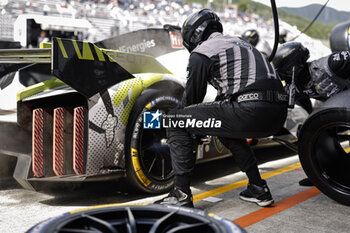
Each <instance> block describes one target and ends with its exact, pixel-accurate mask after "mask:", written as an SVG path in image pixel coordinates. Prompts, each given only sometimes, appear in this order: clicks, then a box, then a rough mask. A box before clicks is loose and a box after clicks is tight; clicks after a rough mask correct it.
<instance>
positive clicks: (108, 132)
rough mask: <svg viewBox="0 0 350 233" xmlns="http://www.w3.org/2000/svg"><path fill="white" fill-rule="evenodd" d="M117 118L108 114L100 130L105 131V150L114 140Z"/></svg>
mask: <svg viewBox="0 0 350 233" xmlns="http://www.w3.org/2000/svg"><path fill="white" fill-rule="evenodd" d="M117 123H118V119H117V117H114V116H112V115H111V114H108V116H107V119H106V120H105V121H104V122H103V123H102V127H101V128H102V129H104V130H105V138H106V146H107V148H108V147H110V146H111V144H112V142H113V139H114V132H115V127H116V126H117Z"/></svg>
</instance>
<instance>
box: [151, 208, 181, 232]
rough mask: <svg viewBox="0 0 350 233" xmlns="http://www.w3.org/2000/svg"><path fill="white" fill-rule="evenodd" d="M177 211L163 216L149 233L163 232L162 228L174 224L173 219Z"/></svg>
mask: <svg viewBox="0 0 350 233" xmlns="http://www.w3.org/2000/svg"><path fill="white" fill-rule="evenodd" d="M176 212H177V211H176V210H175V211H172V212H170V213H169V214H167V215H165V216H163V217H162V218H160V219H158V220H157V221H156V222H155V223H154V224H153V226H152V228H151V229H150V230H149V233H158V232H163V231H162V228H163V227H164V226H167V225H168V224H169V223H171V222H172V217H173V216H174V214H175V213H176Z"/></svg>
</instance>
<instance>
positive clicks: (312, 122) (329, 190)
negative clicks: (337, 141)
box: [299, 109, 350, 205]
mask: <svg viewBox="0 0 350 233" xmlns="http://www.w3.org/2000/svg"><path fill="white" fill-rule="evenodd" d="M349 123H350V112H349V111H346V110H340V109H337V110H326V111H324V112H320V113H317V115H313V117H312V119H309V120H308V121H306V122H305V123H304V125H303V129H302V131H301V134H300V135H299V159H300V162H301V164H302V167H303V169H304V171H305V173H306V175H307V176H308V177H309V178H310V179H311V180H312V182H313V183H314V184H315V186H316V187H317V188H318V189H320V190H321V191H322V192H323V193H324V194H326V195H327V196H328V197H330V198H332V199H334V200H335V201H337V202H340V203H342V204H345V205H350V193H345V192H343V191H341V190H340V189H338V188H336V187H334V186H333V185H332V184H331V183H330V182H329V181H328V180H327V179H326V178H325V177H324V176H323V175H322V174H321V171H320V169H319V167H318V165H317V164H315V160H314V159H313V156H314V153H315V148H314V146H315V143H316V141H317V139H318V138H319V136H320V134H321V133H322V131H323V130H324V129H326V128H328V127H330V126H336V125H340V124H349Z"/></svg>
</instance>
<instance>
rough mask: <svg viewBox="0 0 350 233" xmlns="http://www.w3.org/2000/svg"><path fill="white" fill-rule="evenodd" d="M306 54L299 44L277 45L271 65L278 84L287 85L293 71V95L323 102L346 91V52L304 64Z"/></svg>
mask: <svg viewBox="0 0 350 233" xmlns="http://www.w3.org/2000/svg"><path fill="white" fill-rule="evenodd" d="M309 57H310V52H309V50H308V49H307V48H306V47H304V46H303V45H302V44H301V43H300V42H287V43H285V44H283V45H281V46H280V47H279V48H278V50H277V52H276V56H275V57H274V59H273V61H272V62H273V64H274V66H275V69H276V71H277V72H278V74H279V75H280V77H281V79H282V80H285V81H286V83H290V82H291V75H292V69H293V67H295V74H294V75H295V80H294V82H295V85H296V87H297V91H298V92H299V93H301V94H303V95H305V96H307V97H309V98H314V99H317V100H320V101H325V100H327V99H329V98H330V97H332V96H334V95H335V94H337V93H339V92H341V91H344V90H346V89H348V88H350V52H349V51H340V52H336V53H332V54H331V55H328V56H325V57H322V58H320V59H317V60H314V61H311V62H307V60H308V59H309Z"/></svg>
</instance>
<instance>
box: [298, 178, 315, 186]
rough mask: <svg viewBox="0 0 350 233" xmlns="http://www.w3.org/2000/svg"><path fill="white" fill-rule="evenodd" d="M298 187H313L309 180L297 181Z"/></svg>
mask: <svg viewBox="0 0 350 233" xmlns="http://www.w3.org/2000/svg"><path fill="white" fill-rule="evenodd" d="M299 185H300V186H314V184H313V183H312V182H311V180H310V179H309V178H305V179H302V180H300V181H299Z"/></svg>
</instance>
